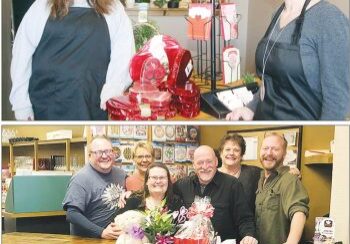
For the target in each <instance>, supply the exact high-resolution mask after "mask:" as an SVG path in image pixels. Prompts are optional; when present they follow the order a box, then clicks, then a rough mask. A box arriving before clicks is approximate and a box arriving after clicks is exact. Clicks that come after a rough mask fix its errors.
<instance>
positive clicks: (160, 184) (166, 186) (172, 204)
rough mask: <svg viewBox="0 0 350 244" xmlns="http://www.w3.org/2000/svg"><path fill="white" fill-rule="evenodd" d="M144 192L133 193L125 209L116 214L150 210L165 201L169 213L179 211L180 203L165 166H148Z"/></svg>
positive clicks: (160, 164) (158, 164) (156, 164)
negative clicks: (135, 210)
mask: <svg viewBox="0 0 350 244" xmlns="http://www.w3.org/2000/svg"><path fill="white" fill-rule="evenodd" d="M143 188H144V190H143V191H137V192H134V193H133V194H132V195H131V196H130V197H129V198H128V199H127V200H126V204H125V207H124V208H122V209H119V210H118V212H117V214H122V213H124V212H125V211H127V210H134V209H138V210H146V209H148V210H152V209H154V208H157V207H160V206H161V203H162V201H163V200H164V199H165V200H166V207H167V208H168V210H170V211H175V210H178V209H180V207H181V206H182V201H181V199H180V198H179V197H177V196H176V195H174V193H173V184H172V182H171V177H170V172H169V169H168V168H167V167H166V165H165V164H162V163H152V164H151V165H149V167H148V169H147V171H146V173H145V178H144V185H143Z"/></svg>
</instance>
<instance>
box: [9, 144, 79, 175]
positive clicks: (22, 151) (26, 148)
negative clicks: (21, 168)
mask: <svg viewBox="0 0 350 244" xmlns="http://www.w3.org/2000/svg"><path fill="white" fill-rule="evenodd" d="M85 145H86V140H85V139H83V138H73V139H59V140H34V141H29V142H20V143H14V144H11V143H3V145H2V147H3V150H2V151H3V154H4V153H5V154H6V153H7V154H8V162H9V169H10V172H11V175H15V173H16V165H15V158H16V157H17V156H29V157H31V158H32V160H33V170H34V171H39V170H41V169H42V168H40V167H39V161H40V159H47V160H52V158H53V157H55V156H59V157H62V159H64V162H62V165H60V167H59V168H57V167H56V168H55V169H56V170H59V171H71V166H72V157H71V155H73V154H74V155H78V157H79V158H80V159H81V160H80V162H79V164H84V163H85V162H84V161H85V157H84V147H85ZM72 149H73V150H72ZM4 158H5V161H6V155H3V160H4ZM46 170H48V169H46ZM51 170H52V169H51Z"/></svg>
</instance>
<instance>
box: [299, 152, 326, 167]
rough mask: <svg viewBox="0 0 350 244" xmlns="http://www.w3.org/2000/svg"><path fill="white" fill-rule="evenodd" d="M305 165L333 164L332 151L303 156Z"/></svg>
mask: <svg viewBox="0 0 350 244" xmlns="http://www.w3.org/2000/svg"><path fill="white" fill-rule="evenodd" d="M304 160H305V162H304V164H305V165H308V166H312V165H332V164H333V153H330V152H328V153H325V152H323V153H318V154H315V155H310V156H305V159H304Z"/></svg>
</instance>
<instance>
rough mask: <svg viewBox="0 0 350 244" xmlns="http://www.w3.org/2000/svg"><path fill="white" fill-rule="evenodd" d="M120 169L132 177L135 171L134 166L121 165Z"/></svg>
mask: <svg viewBox="0 0 350 244" xmlns="http://www.w3.org/2000/svg"><path fill="white" fill-rule="evenodd" d="M121 169H123V170H124V171H125V172H126V174H127V175H132V174H133V173H134V171H135V165H134V164H123V165H121Z"/></svg>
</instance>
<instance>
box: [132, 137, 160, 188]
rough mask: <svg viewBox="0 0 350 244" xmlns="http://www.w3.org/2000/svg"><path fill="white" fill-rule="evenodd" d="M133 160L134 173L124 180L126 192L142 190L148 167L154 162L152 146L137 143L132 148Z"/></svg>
mask: <svg viewBox="0 0 350 244" xmlns="http://www.w3.org/2000/svg"><path fill="white" fill-rule="evenodd" d="M133 159H134V162H135V171H134V173H133V174H132V175H131V176H130V177H128V178H127V179H126V189H127V190H128V191H140V190H143V185H144V181H145V174H146V171H147V169H148V166H149V165H150V164H151V163H153V162H154V150H153V147H152V144H151V143H149V142H143V141H140V142H138V143H137V144H136V146H135V148H134V152H133Z"/></svg>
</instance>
